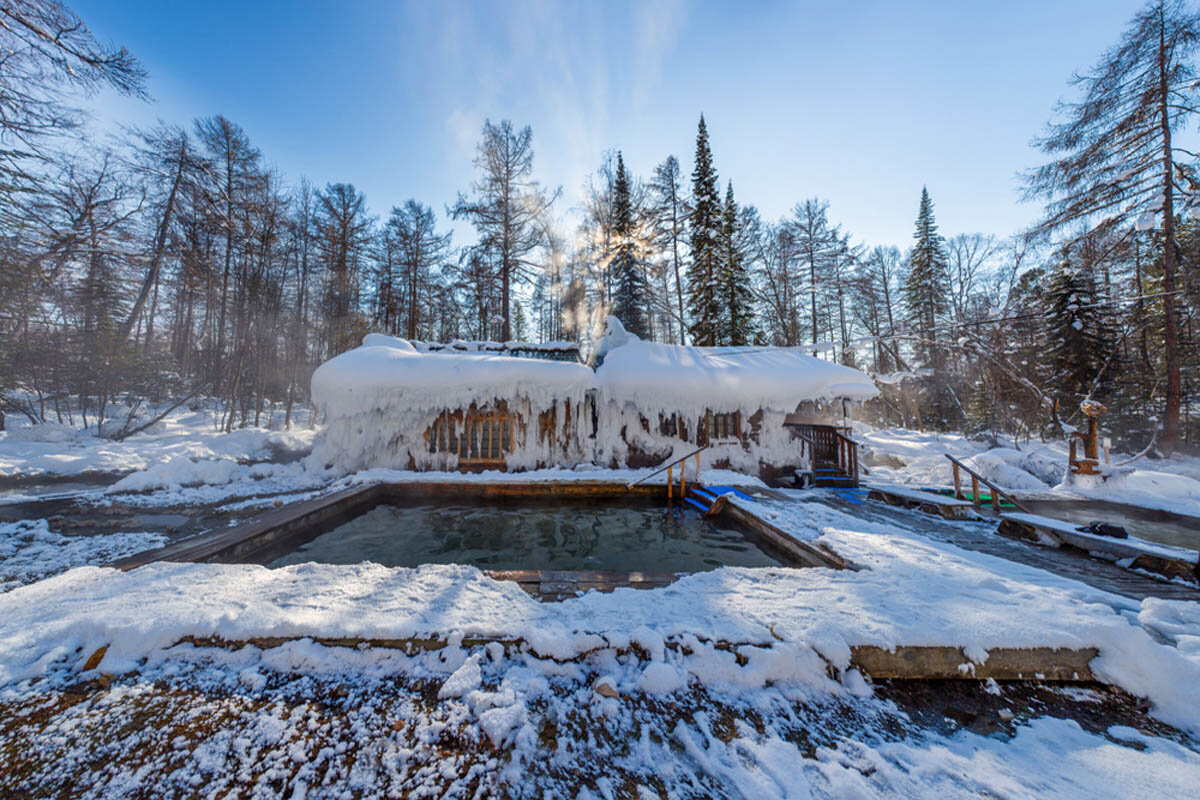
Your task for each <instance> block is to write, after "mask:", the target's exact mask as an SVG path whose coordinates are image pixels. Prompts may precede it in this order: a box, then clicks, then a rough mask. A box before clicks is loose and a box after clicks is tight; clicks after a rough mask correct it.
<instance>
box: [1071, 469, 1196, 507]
mask: <svg viewBox="0 0 1200 800" xmlns="http://www.w3.org/2000/svg"><path fill="white" fill-rule="evenodd" d="M1068 477H1069V480H1066V481H1064V482H1063V484H1062V485H1061V486H1060V487H1059V488H1061V489H1064V490H1067V491H1070V492H1074V493H1075V494H1081V495H1084V496H1085V497H1091V498H1093V499H1095V500H1108V501H1110V502H1113V503H1129V504H1130V505H1136V506H1144V507H1145V508H1157V509H1160V510H1162V511H1171V512H1174V513H1176V514H1183V515H1184V516H1191V517H1200V481H1197V480H1195V479H1194V478H1189V477H1187V476H1185V475H1179V474H1177V473H1173V472H1162V471H1159V470H1152V469H1140V468H1133V469H1124V470H1120V471H1116V472H1114V473H1113V474H1111V475H1110V476H1109V477H1108V479H1107V480H1101V479H1100V478H1099V477H1092V476H1084V475H1071V476H1068Z"/></svg>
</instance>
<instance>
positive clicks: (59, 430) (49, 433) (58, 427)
mask: <svg viewBox="0 0 1200 800" xmlns="http://www.w3.org/2000/svg"><path fill="white" fill-rule="evenodd" d="M78 436H79V431H77V430H75V429H74V428H72V427H71V426H70V425H63V424H61V423H58V422H42V423H39V424H37V425H24V426H20V427H16V426H14V427H12V428H10V429H9V431H8V435H7V437H5V441H9V442H50V443H55V444H61V443H63V442H73V441H75V439H76V437H78Z"/></svg>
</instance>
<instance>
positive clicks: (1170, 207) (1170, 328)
mask: <svg viewBox="0 0 1200 800" xmlns="http://www.w3.org/2000/svg"><path fill="white" fill-rule="evenodd" d="M1162 14H1163V8H1162V6H1159V15H1160V17H1159V29H1158V36H1159V39H1158V82H1159V103H1160V107H1159V119H1160V123H1159V124H1160V126H1161V128H1162V140H1163V144H1162V147H1163V208H1162V214H1163V349H1164V350H1165V357H1166V368H1167V402H1166V409H1165V413H1164V414H1163V435H1162V440H1161V447H1160V449H1161V450H1162V453H1163V455H1165V456H1170V455H1171V454H1172V453H1173V452H1174V451H1175V445H1176V443H1177V442H1178V441H1179V406H1180V403H1181V400H1182V397H1183V381H1182V377H1181V375H1180V370H1179V331H1178V327H1177V322H1176V320H1175V270H1176V266H1177V265H1176V258H1177V253H1176V250H1175V205H1174V196H1173V195H1174V181H1173V178H1172V174H1171V172H1172V167H1173V163H1174V160H1173V158H1172V155H1171V123H1170V116H1169V114H1168V103H1169V101H1170V97H1169V95H1168V88H1167V44H1166V31H1165V27H1166V23H1165V20H1163V18H1162V16H1161V15H1162Z"/></svg>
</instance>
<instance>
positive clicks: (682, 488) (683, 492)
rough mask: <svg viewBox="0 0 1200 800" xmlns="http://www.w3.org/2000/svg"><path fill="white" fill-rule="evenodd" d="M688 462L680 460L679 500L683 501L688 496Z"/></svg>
mask: <svg viewBox="0 0 1200 800" xmlns="http://www.w3.org/2000/svg"><path fill="white" fill-rule="evenodd" d="M686 476H687V462H686V461H680V462H679V501H680V502H681V503H682V502H683V500H684V498H686V497H687V477H686Z"/></svg>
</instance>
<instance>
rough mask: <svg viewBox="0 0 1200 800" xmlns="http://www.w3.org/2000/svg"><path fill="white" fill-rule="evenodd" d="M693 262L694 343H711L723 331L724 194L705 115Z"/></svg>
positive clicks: (699, 136) (699, 137) (696, 177)
mask: <svg viewBox="0 0 1200 800" xmlns="http://www.w3.org/2000/svg"><path fill="white" fill-rule="evenodd" d="M689 222H690V227H691V251H692V252H691V263H690V264H689V265H688V270H687V279H688V286H687V295H688V296H687V306H688V314H689V315H690V316H691V327H690V329H689V334H690V336H691V340H692V344H695V345H701V346H711V345H715V344H716V343H717V340H718V337H719V336H720V332H721V303H720V297H719V291H720V287H719V285H718V283H719V270H720V263H721V255H720V244H719V238H720V231H721V198H720V196H719V195H718V193H717V172H716V169H715V168H714V167H713V159H712V151H711V150H709V146H708V128H707V127H706V126H705V124H704V116H703V115H701V116H700V125H699V127H698V128H697V132H696V163H695V166H694V167H693V169H692V209H691V218H690V220H689Z"/></svg>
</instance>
